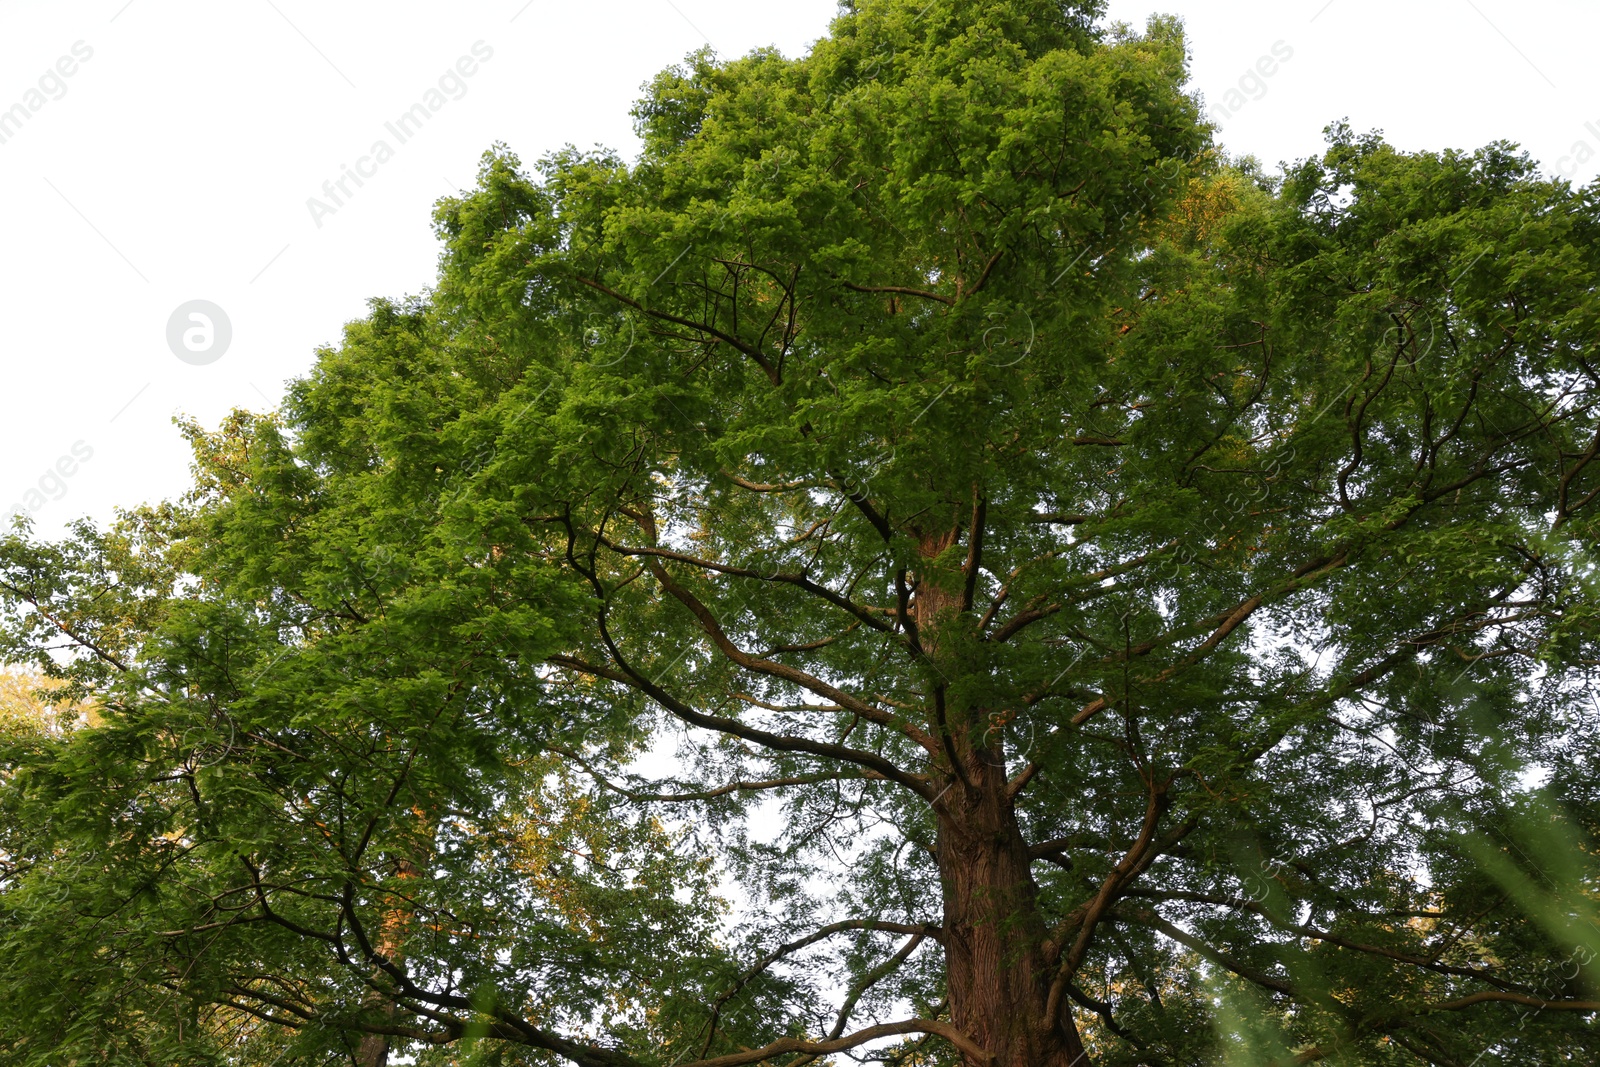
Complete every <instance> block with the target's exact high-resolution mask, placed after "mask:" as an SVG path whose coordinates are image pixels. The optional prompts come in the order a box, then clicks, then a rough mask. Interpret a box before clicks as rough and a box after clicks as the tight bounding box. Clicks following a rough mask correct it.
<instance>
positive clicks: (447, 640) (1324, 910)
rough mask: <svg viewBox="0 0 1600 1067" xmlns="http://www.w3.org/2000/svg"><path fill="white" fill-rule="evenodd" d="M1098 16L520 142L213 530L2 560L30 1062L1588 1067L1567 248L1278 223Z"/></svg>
mask: <svg viewBox="0 0 1600 1067" xmlns="http://www.w3.org/2000/svg"><path fill="white" fill-rule="evenodd" d="M1098 14H1099V10H1098V8H1097V7H1096V6H1095V5H1089V4H1076V5H1075V4H1061V3H1054V2H1052V3H1043V2H1034V0H1003V2H999V3H991V4H984V5H962V4H956V3H951V2H945V0H934V2H933V3H928V4H926V5H924V4H922V3H920V2H918V3H904V2H899V0H892V2H891V0H879V2H871V3H863V4H861V5H859V7H858V8H855V9H851V10H847V11H845V12H843V13H842V14H841V15H840V17H839V19H838V20H837V21H836V22H835V24H834V27H833V31H832V33H831V34H830V36H828V37H827V38H825V39H824V40H822V41H820V42H819V43H818V44H817V45H816V47H815V48H814V50H813V51H812V52H811V53H810V54H809V55H807V56H805V57H803V58H801V59H795V60H790V59H786V58H784V57H781V56H779V55H777V54H775V53H771V52H757V53H754V54H752V55H750V56H747V57H745V58H743V59H739V60H735V61H731V62H723V61H719V60H717V59H715V58H714V57H712V56H711V55H709V54H707V53H698V54H696V55H693V56H691V57H689V59H688V60H687V61H686V63H685V65H684V66H682V67H681V68H676V69H674V70H671V71H668V72H665V73H663V74H662V75H660V76H659V77H658V78H656V79H655V80H654V81H653V82H652V83H651V84H650V85H649V86H648V87H647V89H646V92H647V95H646V97H645V99H644V100H643V101H641V103H640V104H639V105H638V107H637V108H636V110H635V112H634V115H635V118H636V120H637V122H638V129H639V132H640V135H641V138H642V139H643V142H644V151H643V154H642V155H641V157H640V158H639V159H638V160H637V161H635V162H632V163H629V162H626V161H624V160H622V159H620V158H619V157H617V156H615V155H612V154H607V153H603V152H595V153H582V152H578V151H575V150H569V151H566V152H562V153H558V154H556V155H553V156H551V157H549V158H547V159H545V160H543V161H541V163H540V164H539V165H538V166H537V167H536V168H534V169H533V170H531V171H529V170H526V169H524V168H523V167H522V165H521V164H520V162H519V161H518V160H517V159H516V158H515V157H514V156H513V155H512V154H511V153H510V152H509V151H507V150H505V149H496V150H495V151H493V152H491V153H489V154H488V155H486V156H485V159H484V162H483V166H482V169H481V172H480V175H479V182H478V186H477V188H476V189H475V190H474V191H473V192H472V193H470V194H468V195H466V196H464V197H461V198H459V199H452V200H447V201H444V202H442V203H441V205H440V206H439V209H438V212H437V216H436V223H437V228H438V232H439V235H440V238H441V240H442V242H443V244H444V256H443V259H442V262H441V269H440V274H439V278H438V283H437V286H436V288H435V289H434V290H433V291H432V292H431V293H430V294H429V295H428V296H427V298H426V299H418V300H415V301H409V302H405V303H394V302H386V301H374V302H373V304H372V306H371V309H370V312H369V314H368V315H367V316H366V317H365V318H364V319H362V320H359V321H357V322H354V323H351V324H350V325H349V326H348V328H347V329H346V331H345V335H344V338H343V341H342V343H341V344H340V345H338V346H337V347H335V348H331V349H328V350H326V351H323V352H320V353H319V354H318V359H317V363H316V366H315V367H314V369H313V370H312V372H311V373H310V374H309V375H308V376H307V377H306V378H304V379H302V380H301V381H299V382H297V383H295V384H294V385H293V386H292V387H291V389H290V391H289V394H288V396H287V398H286V400H285V402H284V404H283V407H282V408H281V410H280V411H279V412H277V413H275V414H273V415H270V416H253V415H248V414H244V413H239V414H237V415H235V416H234V417H233V418H231V419H230V420H228V421H227V422H226V423H225V424H224V425H223V426H222V427H220V428H219V429H218V430H217V431H215V432H209V431H206V430H204V429H203V428H201V427H198V426H194V425H186V426H185V428H184V429H185V432H186V433H187V434H188V436H189V438H190V440H191V443H192V444H193V446H194V452H195V468H194V470H195V487H194V490H193V491H192V492H191V494H190V495H189V496H187V497H186V498H185V499H184V500H182V501H180V502H178V503H176V504H169V505H163V506H160V507H155V508H146V509H142V510H140V511H137V512H131V513H128V514H126V515H124V516H122V517H121V519H120V520H119V521H118V522H117V523H115V524H113V526H112V527H111V528H110V529H107V530H98V529H95V528H93V527H91V526H89V525H81V526H79V527H76V528H74V529H73V530H72V531H71V532H70V534H69V536H68V537H67V538H65V539H64V540H63V541H61V542H59V543H55V544H41V543H38V542H35V541H33V540H31V539H29V538H28V537H26V536H25V535H23V534H18V535H14V536H8V537H6V538H5V539H4V541H3V542H0V598H3V599H4V601H5V603H6V606H7V608H8V609H9V614H8V615H7V616H6V621H5V629H4V632H3V635H0V656H3V657H4V658H5V659H6V660H9V661H12V662H16V663H25V664H27V665H29V666H30V667H32V668H34V669H37V670H39V671H42V672H45V673H47V674H48V675H50V676H51V677H52V678H55V679H58V680H59V684H58V686H57V688H56V689H54V690H51V691H50V692H51V693H52V694H54V695H56V696H58V698H59V699H60V700H63V701H68V702H71V701H76V702H80V703H84V704H85V706H88V707H91V708H92V714H91V715H89V716H88V717H87V719H86V720H85V721H83V722H82V723H81V724H78V725H75V726H73V727H72V728H70V729H58V730H53V731H52V730H39V729H33V728H27V729H24V728H20V727H19V728H15V729H13V728H11V727H10V726H7V727H6V728H5V730H4V733H3V735H0V1063H6V1064H11V1063H15V1064H18V1065H30V1067H44V1065H46V1064H51V1065H53V1064H60V1063H68V1062H78V1063H89V1062H94V1063H111V1064H122V1063H128V1064H132V1063H140V1064H148V1063H161V1064H179V1063H185V1064H186V1063H195V1064H201V1063H204V1064H218V1063H229V1064H239V1065H263V1067H264V1065H267V1064H291V1063H307V1064H309V1063H329V1064H332V1063H336V1062H337V1063H349V1062H352V1061H357V1062H377V1061H375V1060H374V1059H373V1058H372V1057H373V1056H374V1055H375V1054H376V1053H375V1052H374V1049H375V1047H376V1045H385V1046H386V1047H385V1048H384V1049H383V1050H381V1052H382V1054H383V1055H388V1054H390V1053H392V1054H393V1055H395V1056H399V1055H401V1054H406V1055H410V1056H413V1057H415V1062H417V1063H419V1064H426V1065H435V1064H438V1065H442V1064H452V1065H453V1064H463V1065H464V1064H469V1063H471V1064H507V1065H510V1064H528V1063H536V1062H537V1063H546V1062H550V1061H552V1060H553V1059H555V1058H565V1059H569V1060H572V1061H575V1062H578V1063H580V1064H583V1065H584V1067H636V1065H645V1064H649V1065H660V1067H684V1065H690V1064H699V1063H703V1062H704V1061H707V1060H710V1059H713V1058H717V1057H721V1058H720V1059H717V1060H716V1062H717V1063H718V1064H719V1067H735V1065H737V1064H743V1063H755V1062H758V1061H762V1060H767V1061H771V1062H781V1063H785V1064H790V1065H794V1067H798V1065H799V1064H800V1063H803V1062H808V1061H809V1059H811V1058H815V1057H818V1056H827V1055H830V1054H832V1053H834V1052H836V1051H837V1050H838V1049H839V1048H841V1047H844V1046H845V1045H848V1046H850V1047H855V1046H857V1045H861V1044H864V1043H868V1042H871V1041H878V1042H880V1044H879V1045H877V1046H875V1047H877V1048H878V1050H879V1052H881V1053H882V1054H883V1055H884V1056H885V1057H886V1058H887V1059H888V1060H889V1061H891V1062H894V1063H897V1064H906V1065H911V1064H921V1063H948V1062H951V1061H952V1060H953V1059H956V1058H959V1057H961V1056H963V1055H964V1056H965V1057H966V1059H967V1060H968V1062H973V1063H976V1062H979V1061H980V1060H979V1057H978V1055H977V1053H975V1052H974V1047H975V1046H982V1047H983V1049H984V1051H985V1052H986V1053H988V1054H992V1055H994V1056H995V1057H997V1058H998V1059H999V1060H1001V1061H1003V1062H1005V1063H1006V1064H1007V1065H1008V1067H1010V1065H1011V1064H1016V1065H1018V1067H1020V1065H1021V1064H1024V1063H1028V1064H1032V1063H1036V1062H1037V1063H1044V1062H1051V1063H1065V1062H1067V1061H1068V1060H1069V1059H1070V1058H1071V1057H1070V1056H1068V1055H1066V1053H1065V1052H1064V1051H1063V1050H1068V1051H1070V1049H1071V1048H1072V1047H1073V1045H1072V1044H1071V1043H1072V1042H1073V1041H1078V1040H1081V1041H1082V1043H1083V1045H1084V1047H1085V1048H1086V1049H1087V1052H1088V1060H1089V1061H1091V1062H1093V1063H1096V1064H1103V1065H1113V1064H1127V1065H1130V1067H1131V1065H1134V1064H1184V1063H1216V1064H1246V1063H1248V1064H1266V1063H1272V1062H1280V1063H1281V1062H1312V1061H1315V1060H1322V1061H1326V1062H1329V1063H1338V1064H1347V1065H1390V1064H1405V1063H1417V1062H1423V1063H1438V1064H1450V1063H1468V1062H1476V1060H1475V1057H1480V1056H1483V1057H1485V1060H1484V1062H1491V1061H1492V1062H1508V1063H1509V1062H1515V1063H1518V1064H1545V1063H1549V1064H1556V1063H1570V1062H1578V1061H1580V1059H1581V1056H1582V1053H1583V1052H1584V1051H1585V1050H1587V1049H1589V1048H1592V1047H1593V1046H1594V1042H1595V1031H1594V1022H1593V1020H1594V1017H1595V1013H1596V1011H1597V1010H1600V1005H1597V1002H1596V999H1595V998H1596V997H1597V996H1600V989H1597V988H1596V987H1597V985H1600V926H1597V925H1596V910H1595V909H1596V902H1597V900H1596V894H1597V891H1600V882H1597V875H1600V871H1597V869H1596V862H1595V851H1594V849H1595V841H1596V834H1597V831H1600V795H1597V793H1596V787H1595V782H1596V781H1597V777H1596V774H1595V771H1596V756H1597V753H1596V751H1595V740H1594V739H1595V738H1596V737H1597V736H1600V734H1597V733H1596V731H1595V729H1594V727H1595V718H1596V710H1597V709H1596V706H1595V701H1594V693H1595V689H1594V682H1593V677H1592V671H1593V669H1594V666H1595V663H1596V636H1597V635H1596V629H1595V604H1596V598H1595V596H1594V595H1593V593H1594V592H1595V590H1594V588H1593V583H1594V581H1595V570H1594V561H1593V551H1594V546H1595V539H1596V534H1597V526H1596V522H1597V519H1596V516H1597V514H1600V508H1597V507H1596V500H1597V499H1600V465H1594V464H1593V462H1592V461H1593V460H1594V459H1595V457H1596V455H1597V454H1600V448H1597V444H1600V432H1597V422H1600V420H1597V409H1596V404H1597V403H1600V373H1597V371H1596V364H1595V355H1594V348H1595V343H1596V340H1597V339H1600V297H1597V295H1596V279H1597V277H1600V203H1597V193H1596V191H1595V190H1592V189H1591V190H1574V189H1571V188H1570V187H1568V186H1566V185H1565V184H1563V183H1560V182H1555V181H1550V180H1547V179H1545V178H1544V177H1542V176H1541V175H1539V174H1538V173H1537V172H1536V170H1535V169H1534V168H1533V166H1532V164H1531V163H1530V161H1529V160H1528V159H1527V158H1526V157H1524V156H1522V155H1519V154H1518V153H1516V152H1515V151H1514V150H1513V149H1512V148H1511V147H1509V146H1506V145H1492V146H1489V147H1488V148H1485V149H1482V150H1480V151H1477V152H1473V153H1459V152H1446V153H1439V154H1433V153H1415V154H1411V153H1405V152H1402V151H1400V150H1398V149H1396V148H1394V147H1392V146H1390V145H1388V144H1386V143H1385V142H1383V141H1382V139H1381V138H1379V137H1377V136H1376V135H1373V136H1367V137H1358V136H1356V135H1354V134H1353V133H1352V132H1351V131H1350V130H1348V129H1347V128H1345V127H1343V126H1335V127H1332V128H1330V130H1329V142H1330V144H1329V150H1328V151H1327V153H1326V154H1325V155H1324V156H1323V157H1322V158H1321V159H1317V160H1307V161H1304V162H1302V163H1300V164H1297V165H1296V166H1294V167H1293V168H1291V169H1290V170H1289V171H1288V173H1286V174H1285V175H1284V176H1283V178H1282V180H1281V181H1273V180H1268V179H1265V178H1263V177H1262V176H1261V174H1260V173H1259V168H1255V167H1252V166H1250V165H1242V166H1233V165H1229V164H1228V163H1227V162H1226V161H1225V159H1224V158H1223V157H1222V156H1221V155H1220V153H1219V152H1218V151H1217V150H1216V149H1215V147H1214V146H1213V145H1211V144H1210V141H1209V134H1208V131H1207V130H1206V129H1205V128H1204V127H1203V126H1202V125H1201V124H1200V123H1199V120H1198V116H1197V111H1196V108H1195V105H1194V102H1193V101H1192V100H1191V99H1190V98H1188V97H1187V96H1186V95H1184V93H1183V92H1182V90H1181V87H1182V84H1183V82H1184V79H1185V76H1186V75H1185V62H1186V57H1185V51H1184V43H1183V39H1182V35H1181V32H1180V30H1179V28H1178V26H1177V25H1176V24H1175V23H1173V22H1171V21H1170V20H1155V21H1152V23H1151V24H1150V25H1149V27H1148V28H1147V30H1146V31H1145V32H1144V33H1142V34H1134V33H1131V32H1128V31H1126V30H1116V31H1106V32H1101V31H1098V30H1096V29H1095V28H1094V26H1095V23H1094V20H1095V18H1096V17H1097V16H1098ZM4 721H5V722H6V723H9V722H10V720H9V719H7V720H4ZM984 819H989V820H990V821H989V822H984V821H983V820H984ZM985 849H988V850H990V851H988V852H985V851H984V850H985ZM1007 849H1011V850H1012V851H1011V852H1010V853H1008V852H1007V851H1006V850H1007ZM1019 849H1020V850H1021V856H1022V861H1021V862H1022V863H1023V864H1024V865H1025V869H1026V870H1028V871H1031V874H1028V875H1026V876H1025V879H1024V881H1025V885H1024V886H1022V887H1021V888H1020V889H1019V887H1018V886H1017V885H1016V884H1015V882H1014V881H1013V882H1008V881H1006V880H1005V879H1004V878H1000V879H998V880H991V881H990V882H988V883H984V882H982V880H981V877H980V876H981V874H982V872H984V871H992V870H995V869H1000V868H999V867H997V866H995V864H999V863H1000V862H1001V861H1002V860H1004V859H1005V857H1006V856H1007V855H1013V856H1014V855H1015V854H1016V851H1017V850H1019ZM971 856H980V857H985V856H986V857H988V858H989V859H993V860H995V864H990V865H988V866H985V864H986V863H987V860H985V861H984V862H977V861H973V862H968V860H967V859H965V858H963V857H971ZM974 879H976V881H974ZM969 885H978V886H979V888H978V889H975V890H969V889H967V888H962V887H965V886H969ZM990 936H993V937H995V938H997V939H998V941H997V943H999V944H1001V945H1003V946H1004V947H1005V958H1004V959H1003V960H1001V961H999V963H1000V964H1001V965H1002V966H1001V968H1000V969H1001V970H1005V969H1007V968H1009V969H1011V970H1012V971H1014V972H1016V973H1021V971H1022V970H1024V969H1027V968H1033V970H1030V971H1028V973H1029V974H1035V973H1036V974H1037V979H1036V980H1032V979H1030V981H1033V985H1031V986H1029V987H1028V988H1027V989H1024V990H1022V991H1021V992H1020V993H1017V992H1016V991H1014V990H1013V991H1011V992H1010V993H1008V994H1007V995H1014V996H1016V997H1017V998H1018V999H1016V1000H1015V1001H1013V1002H1011V1007H1008V1008H1005V1009H1004V1010H1000V1011H996V1010H989V1009H984V1008H982V1007H980V1006H978V1005H979V1004H980V1002H981V1001H982V1000H983V997H984V996H985V995H989V994H993V995H995V996H999V995H1000V992H999V991H998V990H997V989H986V988H983V987H982V983H983V979H982V978H981V977H978V978H973V977H971V976H970V975H968V973H967V972H966V971H962V970H960V968H959V967H957V966H956V964H955V963H953V962H952V961H958V960H959V958H960V954H961V951H962V946H963V945H965V944H967V943H969V942H970V941H972V939H975V938H984V937H990ZM941 949H942V950H943V951H942V952H941ZM907 1019H909V1020H912V1021H911V1022H907V1023H905V1025H904V1026H901V1027H900V1028H899V1029H895V1028H894V1027H892V1026H891V1027H889V1028H888V1029H879V1030H873V1029H871V1027H872V1026H873V1025H874V1024H878V1023H883V1024H888V1023H890V1022H891V1021H893V1020H907ZM1024 1023H1025V1024H1026V1027H1032V1028H1033V1029H1032V1030H1030V1031H1028V1032H1029V1033H1031V1034H1033V1035H1034V1036H1033V1037H1032V1038H1030V1039H1029V1040H1033V1041H1035V1042H1036V1043H1035V1044H1026V1043H1025V1042H1024V1040H1023V1036H1019V1035H1022V1031H1023V1029H1024V1028H1025V1027H1024ZM851 1035H854V1036H853V1037H852V1036H851ZM836 1040H837V1041H839V1042H841V1044H828V1042H830V1041H836ZM962 1041H965V1042H966V1043H967V1044H966V1045H965V1046H963V1045H962V1044H961V1042H962ZM883 1042H887V1045H884V1044H882V1043H883ZM375 1043H376V1045H375ZM1019 1050H1020V1051H1019ZM1029 1050H1032V1051H1029ZM1039 1050H1043V1051H1039ZM1286 1058H1287V1059H1286ZM1491 1058H1492V1059H1491Z"/></svg>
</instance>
